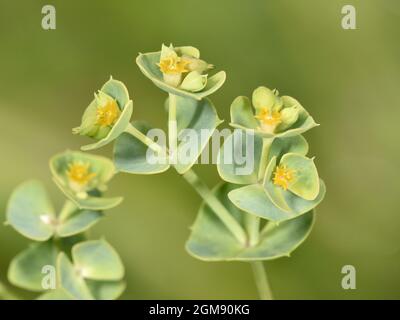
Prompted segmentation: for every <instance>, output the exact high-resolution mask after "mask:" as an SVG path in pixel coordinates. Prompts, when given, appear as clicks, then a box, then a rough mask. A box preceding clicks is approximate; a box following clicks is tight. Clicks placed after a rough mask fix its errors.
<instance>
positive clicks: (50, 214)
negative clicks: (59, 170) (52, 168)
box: [7, 180, 103, 241]
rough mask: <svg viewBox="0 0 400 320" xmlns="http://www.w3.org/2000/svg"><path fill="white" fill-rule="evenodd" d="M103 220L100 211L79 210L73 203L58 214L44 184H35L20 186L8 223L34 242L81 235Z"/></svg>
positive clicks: (8, 215) (12, 200)
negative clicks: (53, 237) (55, 237)
mask: <svg viewBox="0 0 400 320" xmlns="http://www.w3.org/2000/svg"><path fill="white" fill-rule="evenodd" d="M102 216H103V215H102V213H101V212H98V211H91V210H80V209H78V208H77V207H76V206H75V205H74V204H73V203H71V202H67V203H66V205H65V206H64V208H63V209H62V210H61V212H60V213H59V214H55V211H54V209H53V205H52V204H51V202H50V200H49V197H48V195H47V192H46V190H45V188H44V186H43V184H42V183H41V182H39V181H34V180H33V181H27V182H25V183H23V184H21V185H20V186H18V187H17V188H16V189H15V191H14V192H13V194H12V195H11V198H10V200H9V202H8V207H7V223H8V224H10V225H11V226H12V227H13V228H14V229H15V230H17V231H18V232H19V233H21V234H22V235H23V236H25V237H27V238H29V239H32V240H35V241H46V240H48V239H49V238H51V237H52V236H57V237H69V236H72V235H75V234H78V233H81V232H83V231H85V230H87V229H88V228H90V227H91V226H92V225H94V224H95V223H96V222H98V221H99V219H101V217H102Z"/></svg>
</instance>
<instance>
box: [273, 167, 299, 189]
mask: <svg viewBox="0 0 400 320" xmlns="http://www.w3.org/2000/svg"><path fill="white" fill-rule="evenodd" d="M294 174H295V170H292V169H289V168H287V167H286V166H285V165H279V166H277V167H276V169H275V172H274V177H273V179H272V180H273V182H274V184H275V185H277V186H280V187H282V188H283V189H284V190H287V188H288V187H289V183H290V182H291V181H292V180H293V179H294Z"/></svg>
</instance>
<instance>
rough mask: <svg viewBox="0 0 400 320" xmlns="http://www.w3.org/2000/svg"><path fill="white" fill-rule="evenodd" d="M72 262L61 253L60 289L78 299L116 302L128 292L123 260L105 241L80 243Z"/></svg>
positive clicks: (59, 256)
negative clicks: (114, 300)
mask: <svg viewBox="0 0 400 320" xmlns="http://www.w3.org/2000/svg"><path fill="white" fill-rule="evenodd" d="M72 260H73V262H71V261H70V260H69V258H68V257H67V256H66V254H65V253H60V254H59V255H58V258H57V273H58V288H61V289H62V290H63V291H64V292H66V293H67V294H68V295H69V296H71V297H73V298H74V299H79V300H91V299H95V298H98V299H107V300H108V299H115V298H117V297H118V296H119V295H120V294H121V293H122V291H123V290H124V288H125V284H124V282H123V281H122V278H123V276H124V267H123V265H122V262H121V259H120V257H119V256H118V254H117V253H116V252H115V250H114V249H113V248H112V247H111V246H110V245H109V244H108V243H107V242H106V241H105V240H90V241H85V242H81V243H79V244H76V245H75V246H74V247H73V248H72Z"/></svg>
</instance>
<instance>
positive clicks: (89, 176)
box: [67, 160, 96, 190]
mask: <svg viewBox="0 0 400 320" xmlns="http://www.w3.org/2000/svg"><path fill="white" fill-rule="evenodd" d="M67 176H68V179H69V184H70V187H71V188H72V189H75V190H79V189H82V188H84V187H86V186H87V185H88V184H89V182H90V181H91V180H93V178H94V177H95V176H96V173H95V172H91V171H90V163H89V162H83V161H79V160H78V161H72V162H71V163H69V164H68V169H67Z"/></svg>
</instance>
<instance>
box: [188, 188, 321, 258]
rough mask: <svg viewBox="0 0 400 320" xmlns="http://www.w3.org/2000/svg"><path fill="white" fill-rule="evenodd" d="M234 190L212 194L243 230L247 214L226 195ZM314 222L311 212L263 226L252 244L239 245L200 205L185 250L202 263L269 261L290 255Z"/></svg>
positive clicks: (219, 222) (222, 189)
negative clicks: (256, 239)
mask: <svg viewBox="0 0 400 320" xmlns="http://www.w3.org/2000/svg"><path fill="white" fill-rule="evenodd" d="M234 190H235V186H234V185H232V184H226V183H225V184H222V185H220V186H218V187H217V188H215V189H214V193H215V194H216V196H217V197H218V199H219V200H220V201H221V202H222V204H223V205H224V206H226V208H227V209H228V210H229V212H230V213H231V214H232V216H233V217H234V218H235V219H236V220H237V221H238V222H239V223H240V225H242V226H243V228H245V227H246V226H245V224H246V215H248V213H246V212H244V211H242V210H240V209H238V208H237V207H235V206H234V205H233V204H232V203H231V202H230V201H229V199H228V194H229V193H230V192H233V191H234ZM313 222H314V214H313V212H312V211H310V212H308V213H307V214H304V215H302V216H300V217H298V218H296V219H292V220H289V221H284V222H282V223H280V224H279V225H278V224H275V223H272V222H269V223H267V224H266V225H265V226H264V227H262V229H261V231H260V235H259V240H258V241H257V243H255V244H253V245H249V244H247V245H241V244H240V243H239V242H238V241H237V240H236V239H235V238H234V237H233V236H232V234H231V233H230V232H229V230H228V229H227V228H226V226H225V225H224V224H223V223H222V222H221V220H219V219H218V217H217V216H216V214H215V213H214V212H213V211H212V210H211V209H210V208H209V207H208V206H207V205H206V204H205V203H203V204H202V206H201V208H200V211H199V214H198V216H197V218H196V221H195V223H194V225H193V226H192V232H191V235H190V237H189V240H188V242H187V243H186V249H187V251H188V252H189V254H191V255H192V256H194V257H195V258H198V259H200V260H205V261H224V260H226V261H232V260H238V261H254V260H272V259H277V258H280V257H284V256H289V255H290V253H291V252H292V251H294V250H295V249H296V248H297V247H298V246H299V245H300V244H301V243H302V242H303V241H304V240H305V239H306V238H307V236H308V234H309V233H310V231H311V229H312V226H313Z"/></svg>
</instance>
